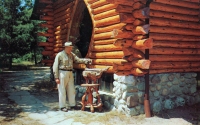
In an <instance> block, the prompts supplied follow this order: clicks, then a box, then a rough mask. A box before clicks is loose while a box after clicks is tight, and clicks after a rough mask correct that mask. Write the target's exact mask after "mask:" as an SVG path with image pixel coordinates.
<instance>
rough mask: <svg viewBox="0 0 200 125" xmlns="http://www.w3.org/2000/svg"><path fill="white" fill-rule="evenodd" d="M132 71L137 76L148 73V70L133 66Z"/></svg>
mask: <svg viewBox="0 0 200 125" xmlns="http://www.w3.org/2000/svg"><path fill="white" fill-rule="evenodd" d="M131 73H132V74H133V75H135V76H143V75H145V74H147V73H148V70H145V69H140V68H132V69H131Z"/></svg>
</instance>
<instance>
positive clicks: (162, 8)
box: [149, 2, 199, 15]
mask: <svg viewBox="0 0 200 125" xmlns="http://www.w3.org/2000/svg"><path fill="white" fill-rule="evenodd" d="M149 6H150V9H151V10H157V11H164V12H171V13H179V14H185V15H198V14H199V11H198V10H196V9H192V8H185V7H180V6H179V7H178V6H174V5H167V4H162V3H157V2H152V3H151V4H150V5H149Z"/></svg>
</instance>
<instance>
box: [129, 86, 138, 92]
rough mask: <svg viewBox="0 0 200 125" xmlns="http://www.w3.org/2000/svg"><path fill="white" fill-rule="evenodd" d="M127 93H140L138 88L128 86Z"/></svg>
mask: <svg viewBox="0 0 200 125" xmlns="http://www.w3.org/2000/svg"><path fill="white" fill-rule="evenodd" d="M127 92H138V88H137V86H132V85H127Z"/></svg>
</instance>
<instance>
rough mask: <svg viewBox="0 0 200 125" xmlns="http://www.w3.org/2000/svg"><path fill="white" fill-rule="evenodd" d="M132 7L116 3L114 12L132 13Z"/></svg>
mask: <svg viewBox="0 0 200 125" xmlns="http://www.w3.org/2000/svg"><path fill="white" fill-rule="evenodd" d="M132 11H133V8H132V7H131V6H126V5H120V4H119V5H118V6H117V8H116V12H119V13H132Z"/></svg>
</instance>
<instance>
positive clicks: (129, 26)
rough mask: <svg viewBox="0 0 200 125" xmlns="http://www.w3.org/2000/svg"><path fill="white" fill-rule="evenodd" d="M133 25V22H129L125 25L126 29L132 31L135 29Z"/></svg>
mask: <svg viewBox="0 0 200 125" xmlns="http://www.w3.org/2000/svg"><path fill="white" fill-rule="evenodd" d="M133 27H134V26H133V24H131V23H127V25H125V26H124V28H125V30H131V31H132V30H133Z"/></svg>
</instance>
